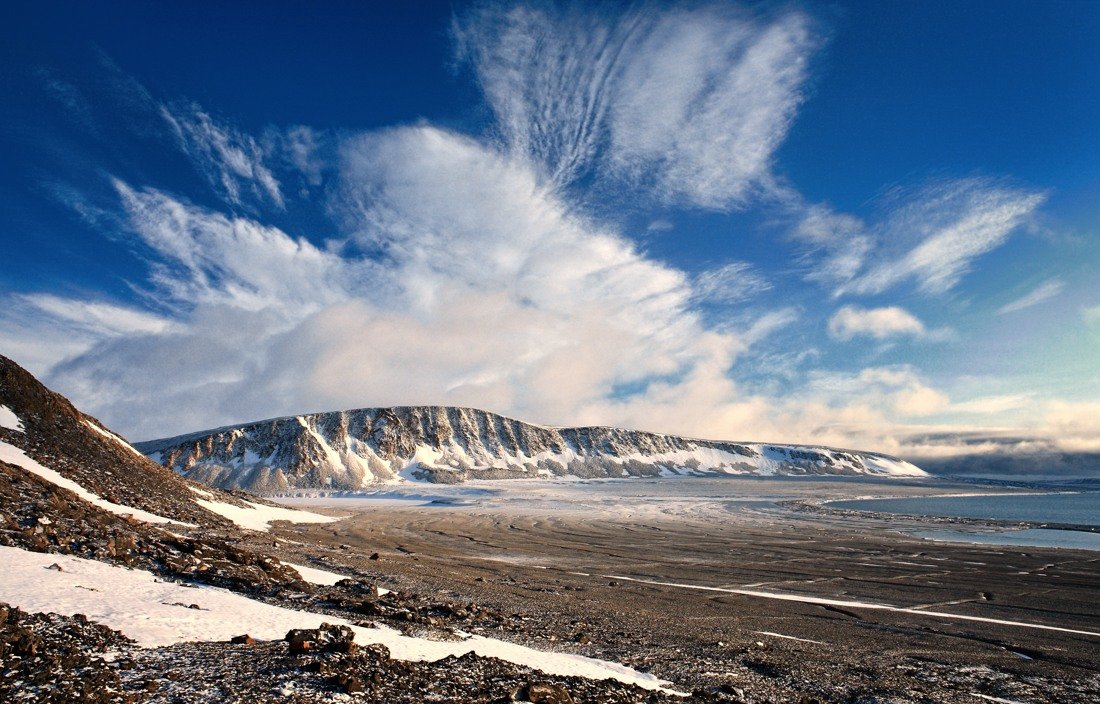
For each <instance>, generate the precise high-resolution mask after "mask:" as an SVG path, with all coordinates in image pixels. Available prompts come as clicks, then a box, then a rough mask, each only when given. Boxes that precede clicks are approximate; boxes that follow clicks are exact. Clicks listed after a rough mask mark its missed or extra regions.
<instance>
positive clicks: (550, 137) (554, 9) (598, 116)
mask: <svg viewBox="0 0 1100 704" xmlns="http://www.w3.org/2000/svg"><path fill="white" fill-rule="evenodd" d="M454 32H455V35H456V37H457V38H458V40H459V41H458V45H459V53H460V56H462V57H463V58H465V59H466V60H467V61H468V62H469V63H470V65H471V66H472V68H473V70H474V73H475V75H476V76H477V79H478V82H479V84H480V85H481V87H482V90H483V91H484V93H485V96H486V99H487V100H488V101H489V104H490V105H491V106H492V108H493V110H494V112H495V114H496V116H497V119H498V122H499V125H500V130H501V133H502V136H503V139H504V142H505V144H506V145H507V146H508V148H509V149H510V150H511V151H512V152H514V153H517V154H523V155H527V156H528V157H529V158H530V159H532V160H533V161H534V162H535V163H537V164H541V165H542V166H543V167H544V168H545V169H546V173H547V175H548V180H549V181H550V182H551V183H552V184H555V185H556V186H564V185H567V184H569V183H571V182H573V181H575V180H576V179H578V178H580V177H581V176H584V175H585V174H590V173H593V172H595V173H597V174H599V175H602V176H604V177H610V178H613V179H616V180H618V181H621V182H626V183H629V184H631V185H633V186H634V187H636V188H639V189H642V190H644V191H648V192H649V193H652V194H653V195H655V196H656V197H657V198H659V199H661V200H663V201H665V202H667V203H673V204H684V205H691V206H697V207H701V208H707V209H713V210H727V209H730V208H736V207H739V206H742V205H744V204H745V202H746V201H747V200H748V199H749V198H750V197H751V196H752V195H753V194H754V192H756V193H758V192H761V191H767V190H769V189H770V188H771V185H772V174H771V166H772V157H773V154H774V152H775V150H776V149H777V148H778V146H779V145H780V144H781V143H782V141H783V139H784V138H785V136H786V134H787V131H788V129H789V127H790V124H791V121H792V120H793V118H794V115H795V112H796V110H797V108H798V105H799V104H800V103H801V102H802V100H803V97H804V94H803V86H804V83H805V80H806V75H807V64H808V60H809V56H810V54H812V52H813V51H814V49H815V48H816V46H817V44H818V43H819V39H818V37H817V36H816V35H815V33H814V31H813V29H812V27H811V22H810V20H809V18H808V17H807V16H805V15H804V14H802V13H799V12H795V11H789V12H786V13H782V14H778V15H775V16H772V17H763V16H761V17H758V16H754V15H752V14H751V13H749V12H748V11H746V10H744V9H742V8H738V7H735V6H731V5H727V4H719V3H713V4H704V5H695V6H691V7H664V8H658V7H656V6H653V5H643V6H640V7H637V8H632V9H628V10H624V11H621V12H618V11H616V10H612V9H609V8H607V7H604V8H600V9H596V8H594V7H588V6H583V5H569V6H565V5H555V4H551V3H543V4H538V5H534V6H530V5H516V6H501V5H487V4H486V5H481V6H479V7H478V8H475V9H474V10H473V11H471V12H469V13H468V14H466V15H465V16H463V17H461V18H460V19H459V20H458V21H457V22H456V23H455V27H454Z"/></svg>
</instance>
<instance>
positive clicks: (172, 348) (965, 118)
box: [0, 2, 1100, 458]
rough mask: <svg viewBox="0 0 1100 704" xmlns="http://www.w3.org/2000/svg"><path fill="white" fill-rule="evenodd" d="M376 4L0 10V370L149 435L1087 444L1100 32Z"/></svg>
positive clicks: (825, 17) (1080, 27)
mask: <svg viewBox="0 0 1100 704" xmlns="http://www.w3.org/2000/svg"><path fill="white" fill-rule="evenodd" d="M376 5H377V6H376ZM395 5H396V6H393V7H385V6H383V4H381V3H375V4H369V3H368V4H364V3H333V4H326V5H324V6H322V7H315V6H312V5H309V6H307V5H305V4H300V3H234V4H214V3H157V4H152V3H132V4H115V5H112V6H110V7H108V8H105V7H103V6H98V7H97V6H92V5H90V4H87V3H62V4H58V3H36V4H33V5H31V4H27V5H24V6H15V5H12V4H8V5H7V6H5V7H4V8H3V9H2V10H0V13H2V17H0V20H2V21H0V27H2V29H0V34H2V35H3V36H2V37H0V39H2V41H0V62H2V63H0V65H2V66H3V69H2V71H0V97H2V99H0V156H2V158H3V162H4V164H5V168H4V169H3V170H2V171H0V251H2V252H3V257H2V259H0V301H2V303H0V353H3V354H5V355H7V356H10V357H12V358H14V359H15V360H16V361H18V362H20V363H22V364H24V365H25V366H27V367H29V368H30V369H31V370H32V371H34V372H36V373H38V374H40V375H41V376H42V377H43V378H44V379H45V380H46V381H47V382H48V383H50V384H51V385H53V386H54V387H55V388H57V389H58V390H60V391H62V392H64V393H66V394H68V395H70V396H71V397H72V398H73V400H74V401H75V402H76V403H78V405H80V406H82V407H84V408H86V409H87V410H89V411H90V412H92V413H93V414H96V415H97V416H99V417H100V418H101V419H102V420H104V421H105V422H106V423H108V424H110V425H111V426H112V427H114V428H116V429H118V430H119V431H120V432H122V433H124V434H126V435H128V436H130V437H132V438H135V439H145V438H150V437H155V436H162V435H168V434H175V433H179V432H184V431H187V430H194V429H199V428H204V427H211V426H214V425H219V424H225V423H231V422H238V421H245V420H251V419H257V418H261V417H270V416H274V415H281V414H290V413H298V412H306V411H317V410H331V409H335V408H349V407H359V406H372V405H391V404H419V403H431V404H443V403H446V404H458V405H473V406H478V407H483V408H487V409H490V410H494V411H498V412H503V413H508V414H512V415H515V416H518V417H521V418H525V419H528V420H532V421H538V422H546V423H553V424H580V423H601V424H603V423H606V424H618V425H627V426H633V427H640V428H646V429H651V430H657V431H667V432H678V433H686V434H692V435H703V436H711V437H721V438H730V439H754V440H768V441H800V442H825V443H830V444H834V445H845V446H856V447H865V448H870V449H880V450H884V451H891V452H895V453H898V454H902V455H905V456H906V457H913V458H920V457H937V456H943V455H949V454H952V453H957V452H961V451H963V450H966V451H993V450H999V449H1003V448H1005V447H1012V448H1015V449H1017V450H1019V451H1025V450H1034V449H1062V450H1081V451H1086V450H1087V451H1095V450H1100V445H1098V444H1097V440H1096V438H1097V437H1100V420H1098V419H1100V277H1098V276H1097V275H1096V271H1097V270H1098V267H1100V232H1098V231H1097V230H1098V226H1100V197H1098V196H1100V130H1098V129H1097V128H1096V125H1098V124H1100V61H1098V60H1097V58H1096V56H1097V53H1096V49H1097V41H1096V37H1097V36H1100V5H1097V4H1095V3H1084V2H1080V3H1078V2H1001V3H954V2H943V3H937V2H921V3H916V2H912V3H897V2H866V3H863V2H835V3H817V2H807V3H784V4H753V5H736V4H731V3H710V4H708V3H684V4H677V3H641V4H631V5H627V4H619V3H608V4H591V3H586V4H576V5H565V4H551V3H532V4H511V3H509V4H492V3H472V4H471V3H454V4H452V3H401V4H395Z"/></svg>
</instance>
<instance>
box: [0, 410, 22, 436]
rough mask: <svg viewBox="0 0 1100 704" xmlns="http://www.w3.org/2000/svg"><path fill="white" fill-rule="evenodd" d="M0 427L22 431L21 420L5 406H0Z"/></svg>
mask: <svg viewBox="0 0 1100 704" xmlns="http://www.w3.org/2000/svg"><path fill="white" fill-rule="evenodd" d="M0 428H7V429H8V430H14V431H15V432H17V433H21V432H23V421H21V420H19V416H17V415H15V413H14V412H13V411H12V410H11V409H10V408H8V407H7V406H0Z"/></svg>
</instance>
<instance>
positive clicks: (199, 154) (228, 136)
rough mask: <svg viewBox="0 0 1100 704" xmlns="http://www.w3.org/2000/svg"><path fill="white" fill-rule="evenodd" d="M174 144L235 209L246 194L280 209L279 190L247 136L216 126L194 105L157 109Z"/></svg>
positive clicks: (273, 177) (254, 145)
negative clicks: (170, 133)
mask: <svg viewBox="0 0 1100 704" xmlns="http://www.w3.org/2000/svg"><path fill="white" fill-rule="evenodd" d="M160 115H161V117H162V118H164V121H165V122H166V123H167V124H168V126H169V127H170V128H171V129H172V132H173V134H174V135H175V136H176V139H177V143H178V145H179V147H180V149H182V150H183V151H184V153H186V154H187V155H188V156H190V157H191V159H192V161H193V162H194V163H195V166H196V168H198V169H199V171H200V172H201V173H202V174H203V175H205V176H206V177H207V178H208V179H209V180H210V182H211V184H212V185H214V186H215V187H216V188H218V189H219V190H220V192H221V193H222V195H223V196H224V197H225V198H226V199H227V200H228V201H229V202H230V203H233V204H236V205H240V204H241V203H242V199H243V198H244V197H245V195H246V194H251V195H253V196H257V197H266V198H267V199H269V200H270V201H271V202H272V203H273V204H274V205H275V206H277V207H279V208H282V207H283V206H284V202H283V193H282V188H281V186H280V184H279V181H278V180H277V179H276V178H275V175H274V174H273V173H272V171H271V169H270V168H269V167H268V166H267V164H265V163H264V162H265V156H264V152H263V149H262V148H261V147H260V145H259V144H258V143H257V142H256V140H255V139H253V138H252V137H251V136H249V135H246V134H242V133H240V132H238V131H236V130H234V129H232V128H229V127H227V126H225V125H221V124H218V123H217V122H215V121H214V119H213V118H211V117H210V115H209V114H207V113H206V112H205V111H204V110H202V108H200V107H199V106H197V105H193V104H192V105H183V106H167V105H161V106H160Z"/></svg>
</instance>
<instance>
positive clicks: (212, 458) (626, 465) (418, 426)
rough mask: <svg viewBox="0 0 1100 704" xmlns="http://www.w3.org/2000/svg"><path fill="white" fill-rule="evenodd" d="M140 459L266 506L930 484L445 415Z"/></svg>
mask: <svg viewBox="0 0 1100 704" xmlns="http://www.w3.org/2000/svg"><path fill="white" fill-rule="evenodd" d="M136 447H137V448H138V449H139V450H141V451H142V452H144V453H146V454H147V455H148V456H149V457H151V458H152V459H153V460H155V461H157V462H159V463H161V464H163V465H164V466H166V467H170V468H172V469H174V470H176V471H177V472H179V473H181V474H183V475H184V476H186V477H188V478H190V479H194V480H197V481H200V482H203V483H206V484H209V485H212V486H217V487H220V488H223V489H245V490H248V491H252V492H257V493H267V494H272V493H279V492H285V491H288V490H294V489H322V490H324V489H328V490H355V489H360V488H364V487H368V486H372V485H377V484H388V483H396V482H402V481H406V480H420V481H430V482H438V483H456V482H461V481H465V480H467V479H514V478H557V477H561V478H585V479H591V478H618V477H657V476H674V475H690V474H700V475H706V474H724V475H752V476H776V475H799V476H802V475H869V476H897V477H920V476H925V473H924V472H923V471H922V470H921V469H919V468H918V467H916V466H914V465H912V464H910V463H908V462H905V461H904V460H900V459H897V458H895V457H890V456H887V455H882V454H877V453H872V452H863V451H854V450H839V449H834V448H828V447H815V446H803V445H777V444H764V443H746V442H726V441H715V440H701V439H695V438H686V437H680V436H676V435H663V434H658V433H650V432H644V431H636V430H624V429H619V428H608V427H584V428H554V427H547V426H541V425H535V424H532V423H526V422H523V421H519V420H515V419H512V418H507V417H504V416H501V415H497V414H494V413H489V412H486V411H481V410H477V409H472V408H455V407H444V406H408V407H396V408H365V409H358V410H350V411H335V412H330V413H316V414H309V415H299V416H288V417H285V418H276V419H272V420H266V421H260V422H255V423H248V424H244V425H239V426H229V427H224V428H218V429H215V430H209V431H202V432H197V433H191V434H188V435H181V436H178V437H173V438H165V439H161V440H151V441H147V442H141V443H137V444H136Z"/></svg>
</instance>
